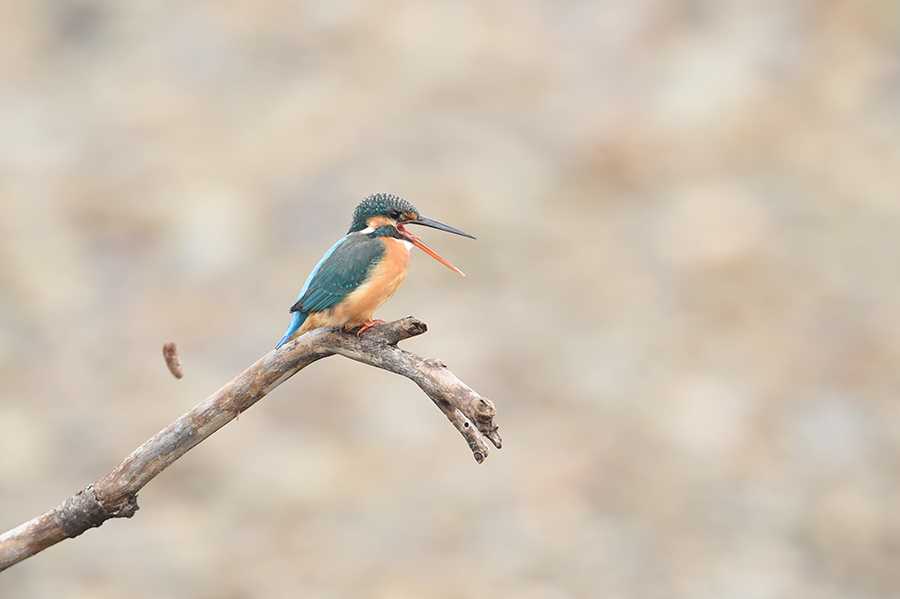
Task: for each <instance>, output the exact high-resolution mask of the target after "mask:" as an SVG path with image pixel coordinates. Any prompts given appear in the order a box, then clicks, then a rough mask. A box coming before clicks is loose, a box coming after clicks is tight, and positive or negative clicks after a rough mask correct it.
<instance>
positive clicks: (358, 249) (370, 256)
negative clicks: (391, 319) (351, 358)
mask: <svg viewBox="0 0 900 599" xmlns="http://www.w3.org/2000/svg"><path fill="white" fill-rule="evenodd" d="M406 225H424V226H426V227H431V228H432V229H439V230H441V231H447V232H449V233H455V234H456V235H462V236H463V237H469V238H470V239H475V237H474V236H472V235H469V234H468V233H466V232H464V231H460V230H459V229H457V228H455V227H451V226H450V225H445V224H444V223H441V222H438V221H436V220H432V219H430V218H427V217H425V216H422V215H421V214H420V213H419V211H418V210H417V209H416V207H415V206H413V205H412V204H410V203H409V202H407V201H406V200H404V199H403V198H401V197H398V196H395V195H392V194H389V193H376V194H373V195H370V196H369V197H367V198H366V199H364V200H363V201H362V202H360V204H359V205H358V206H357V207H356V210H354V211H353V222H352V223H351V224H350V230H349V231H348V232H347V234H346V235H344V236H343V237H342V238H341V239H340V240H339V241H338V242H337V243H336V244H334V245H333V246H332V247H331V249H330V250H328V251H327V252H325V255H324V256H322V259H321V260H319V263H318V264H316V266H315V268H313V270H312V273H310V275H309V277H308V278H307V279H306V283H304V284H303V288H302V289H301V290H300V295H299V296H298V297H297V301H296V303H295V304H294V305H293V306H291V310H290V311H291V314H292V315H291V324H290V325H289V326H288V328H287V331H285V333H284V337H282V338H281V341H279V342H278V345H276V346H275V349H278V348H279V347H281V346H282V345H284V344H285V343H287V342H288V341H289V340H290V339H291V338H292V337H294V336H295V335H302V334H303V333H306V332H307V331H311V330H313V329H317V328H319V327H329V326H340V327H341V330H351V329H354V328H357V327H359V331H357V333H356V334H357V336H358V335H360V334H362V332H363V331H365V330H366V329H368V328H369V327H371V326H372V325H374V324H376V323H379V322H383V321H381V320H372V317H373V316H374V314H375V310H377V309H378V308H379V307H380V306H381V305H382V304H384V303H385V302H386V301H388V300H389V299H391V297H392V296H393V295H394V293H396V292H397V289H399V288H400V285H401V284H402V283H403V279H405V278H406V272H407V271H408V270H409V251H410V250H411V249H412V247H413V246H415V247H417V248H419V249H420V250H422V251H423V252H425V253H426V254H428V255H429V256H431V257H432V258H434V259H435V260H437V261H438V262H440V263H441V264H443V265H444V266H446V267H448V268H450V269H451V270H453V271H456V272H458V273H459V274H461V275H463V276H465V274H463V272H462V271H461V270H459V269H458V268H456V267H455V266H453V265H452V264H450V263H449V262H447V261H446V260H444V259H443V258H441V257H440V256H439V255H438V254H437V252H435V251H434V250H432V249H431V248H430V247H428V246H427V245H425V242H424V241H422V240H421V239H419V238H418V237H416V236H415V235H413V234H412V233H410V232H409V231H407V230H406Z"/></svg>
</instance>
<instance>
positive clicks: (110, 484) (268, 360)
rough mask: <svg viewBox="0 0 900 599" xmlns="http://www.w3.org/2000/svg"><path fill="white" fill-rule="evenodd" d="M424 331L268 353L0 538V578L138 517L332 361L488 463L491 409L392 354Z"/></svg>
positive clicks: (400, 324) (409, 329)
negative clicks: (430, 411)
mask: <svg viewBox="0 0 900 599" xmlns="http://www.w3.org/2000/svg"><path fill="white" fill-rule="evenodd" d="M426 330H427V328H426V326H425V323H423V322H421V321H419V320H417V319H415V318H413V317H411V316H410V317H406V318H403V319H400V320H396V321H394V322H390V323H383V324H378V325H375V326H374V327H372V328H371V329H369V330H368V331H366V333H364V334H363V335H362V336H361V337H357V336H356V335H354V334H352V333H342V332H340V331H338V330H337V329H334V328H331V329H318V330H315V331H311V332H309V333H307V334H306V335H303V336H301V337H299V338H298V339H296V340H295V341H292V342H290V343H288V344H286V345H285V346H283V347H282V348H281V349H280V350H274V351H271V352H269V353H268V354H266V355H265V356H263V357H262V358H261V359H260V360H258V361H257V362H256V363H255V364H254V365H253V366H251V367H250V368H248V369H247V370H245V371H244V372H243V373H241V374H240V375H239V376H237V377H236V378H235V379H234V380H232V381H231V382H230V383H228V384H226V385H225V386H224V387H222V388H221V389H219V390H218V391H216V392H215V393H213V394H212V395H210V396H209V397H208V398H207V399H206V400H205V401H204V402H202V403H201V404H199V405H197V406H196V407H194V408H193V409H192V410H190V411H189V412H187V413H186V414H185V415H183V416H182V417H181V418H179V419H178V420H176V421H175V422H173V423H172V424H170V425H169V426H167V427H166V428H164V429H163V430H161V431H160V432H158V433H157V434H156V435H154V436H153V437H152V438H151V439H149V440H148V441H146V442H145V443H144V444H143V445H141V446H140V447H138V448H137V449H135V450H134V452H133V453H132V454H131V455H130V456H128V457H127V458H125V461H123V462H122V463H121V464H119V465H118V466H116V467H115V468H114V469H113V470H112V472H110V473H109V474H107V475H106V476H104V477H103V478H101V479H100V480H98V481H97V482H95V483H94V484H92V485H88V487H87V488H85V489H83V490H81V491H79V492H78V493H76V494H75V495H73V496H71V497H69V498H68V499H66V500H65V501H64V502H63V503H62V504H61V505H59V506H58V507H56V508H55V509H53V510H50V511H49V512H46V513H44V514H41V515H40V516H38V517H37V518H34V519H33V520H30V521H28V522H26V523H24V524H22V525H21V526H18V527H16V528H13V529H12V530H9V531H7V532H6V533H4V534H3V535H0V570H4V569H6V568H8V567H10V566H12V565H14V564H16V563H18V562H20V561H22V560H24V559H27V558H29V557H31V556H32V555H34V554H36V553H38V552H40V551H43V550H44V549H46V548H47V547H50V546H51V545H55V544H56V543H59V542H60V541H62V540H63V539H67V538H72V537H76V536H78V535H80V534H81V533H83V532H84V531H86V530H88V529H90V528H94V527H97V526H100V525H101V524H103V522H105V521H106V520H108V519H109V518H130V517H131V516H133V515H134V513H135V512H136V511H137V509H138V505H137V493H138V491H140V490H141V489H142V488H143V487H144V485H146V484H147V483H148V482H150V481H151V480H152V479H153V477H155V476H156V475H157V474H159V473H160V472H162V471H163V470H165V469H166V468H167V467H168V466H169V465H170V464H171V463H172V462H174V461H175V460H177V459H178V458H180V457H181V456H182V455H184V454H185V453H187V451H188V450H190V449H191V448H192V447H194V446H195V445H197V444H198V443H200V442H201V441H203V440H204V439H206V438H207V437H209V436H210V435H211V434H213V433H214V432H216V431H217V430H218V429H220V428H222V427H223V426H225V425H226V424H227V423H228V422H229V421H231V420H232V419H233V418H235V417H236V416H237V415H238V414H240V413H241V412H243V411H244V410H246V409H247V408H249V407H250V406H252V405H253V404H255V403H256V402H257V401H259V400H260V399H262V398H263V397H265V396H266V394H268V393H269V392H270V391H272V390H273V389H274V388H275V387H277V386H278V385H280V384H281V383H283V382H284V381H286V380H287V379H288V378H290V377H291V376H293V375H294V374H296V373H297V372H299V371H300V370H301V369H303V368H305V367H306V366H308V365H309V364H312V363H313V362H315V361H316V360H320V359H322V358H326V357H328V356H332V355H335V354H338V355H341V356H345V357H347V358H350V359H352V360H356V361H358V362H363V363H365V364H369V365H371V366H375V367H376V368H381V369H384V370H387V371H390V372H394V373H396V374H401V375H403V376H405V377H407V378H409V379H411V380H412V381H414V382H415V383H416V384H417V385H418V386H419V387H420V388H421V389H422V390H423V391H424V392H425V393H426V394H427V395H428V397H430V398H431V399H432V401H434V403H435V404H436V405H437V406H438V407H439V408H440V409H441V411H442V412H443V413H444V414H445V415H446V416H447V418H449V419H450V422H452V423H453V425H454V426H455V427H456V428H457V429H458V430H459V432H460V433H461V434H462V435H463V437H465V439H466V441H467V442H468V444H469V448H470V449H471V450H472V454H473V455H474V457H475V459H476V460H477V461H478V462H479V463H480V462H482V461H484V459H485V458H486V457H487V455H488V446H487V443H486V442H485V438H486V439H487V440H489V441H490V442H491V443H493V445H494V446H495V447H497V448H499V447H500V446H501V439H500V434H499V433H498V432H497V426H496V425H495V424H494V420H493V418H494V414H495V413H496V410H495V409H494V404H493V403H491V401H490V400H489V399H487V398H484V397H481V396H480V395H478V394H477V393H475V391H473V390H472V389H471V388H469V387H468V386H466V385H465V384H464V383H463V382H462V381H460V380H459V379H458V378H456V377H455V376H454V375H453V374H452V373H451V372H450V371H449V370H447V367H446V366H445V365H444V364H443V363H442V362H441V361H440V360H437V359H430V360H426V359H424V358H421V357H419V356H417V355H415V354H412V353H410V352H407V351H405V350H402V349H400V348H398V347H397V343H398V342H400V341H403V340H404V339H409V338H410V337H414V336H416V335H421V334H422V333H424V332H425V331H426Z"/></svg>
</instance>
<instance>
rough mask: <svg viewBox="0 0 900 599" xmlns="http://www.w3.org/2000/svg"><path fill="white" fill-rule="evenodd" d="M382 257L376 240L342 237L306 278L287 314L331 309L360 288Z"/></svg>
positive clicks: (350, 236)
mask: <svg viewBox="0 0 900 599" xmlns="http://www.w3.org/2000/svg"><path fill="white" fill-rule="evenodd" d="M383 256H384V244H383V242H382V241H381V240H380V239H378V238H377V237H369V236H368V235H348V236H347V237H344V239H342V240H341V241H340V242H339V243H338V244H337V245H335V246H334V247H333V248H332V249H331V250H329V252H328V254H326V256H325V258H324V259H323V260H322V261H321V262H320V263H319V265H318V266H317V267H316V269H315V270H314V271H313V272H312V274H311V275H310V276H309V279H308V280H307V281H306V285H304V291H303V293H301V294H300V298H299V299H298V300H297V303H296V304H294V305H293V306H292V307H291V311H292V312H305V313H306V314H309V313H311V312H320V311H322V310H326V309H328V308H330V307H332V306H334V305H335V304H337V303H338V302H340V301H341V300H342V299H344V298H345V297H346V296H347V295H349V294H350V293H352V292H353V290H355V289H356V288H357V287H359V286H360V285H362V284H363V282H364V281H365V280H366V278H368V276H369V273H370V272H371V270H372V268H374V267H375V265H376V264H378V262H379V261H380V260H381V258H382V257H383Z"/></svg>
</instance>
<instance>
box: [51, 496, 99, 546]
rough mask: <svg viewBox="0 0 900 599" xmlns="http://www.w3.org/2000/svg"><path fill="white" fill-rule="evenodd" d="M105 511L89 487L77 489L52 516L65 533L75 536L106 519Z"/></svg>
mask: <svg viewBox="0 0 900 599" xmlns="http://www.w3.org/2000/svg"><path fill="white" fill-rule="evenodd" d="M109 517H110V515H109V514H108V513H107V511H106V510H105V509H103V506H102V505H100V502H99V501H97V498H96V497H95V496H94V491H93V490H92V489H91V487H88V488H87V489H84V490H83V491H79V492H78V493H76V494H74V495H72V496H71V497H69V498H68V499H66V500H65V501H64V502H63V504H62V505H61V506H59V507H58V508H57V510H56V514H55V516H54V518H55V520H56V523H57V525H59V526H60V527H61V528H62V530H63V532H64V533H65V535H66V536H67V537H69V538H72V537H77V536H78V535H80V534H81V533H83V532H84V531H86V530H88V529H89V528H96V527H97V526H100V525H101V524H103V523H104V522H105V521H106V520H108V519H109Z"/></svg>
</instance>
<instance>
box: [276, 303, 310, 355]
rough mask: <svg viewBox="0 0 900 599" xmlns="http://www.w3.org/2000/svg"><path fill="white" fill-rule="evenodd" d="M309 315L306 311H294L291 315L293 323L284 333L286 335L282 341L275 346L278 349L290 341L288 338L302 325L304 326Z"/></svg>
mask: <svg viewBox="0 0 900 599" xmlns="http://www.w3.org/2000/svg"><path fill="white" fill-rule="evenodd" d="M307 316H308V315H307V314H306V312H294V313H293V316H291V324H290V325H289V326H288V328H287V331H285V333H284V337H282V338H281V341H279V342H278V345H276V346H275V349H278V348H279V347H281V346H282V345H284V344H285V343H287V342H288V339H290V338H291V337H293V336H294V333H296V332H297V331H298V330H300V327H302V326H303V322H304V321H305V320H306V317H307Z"/></svg>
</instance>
